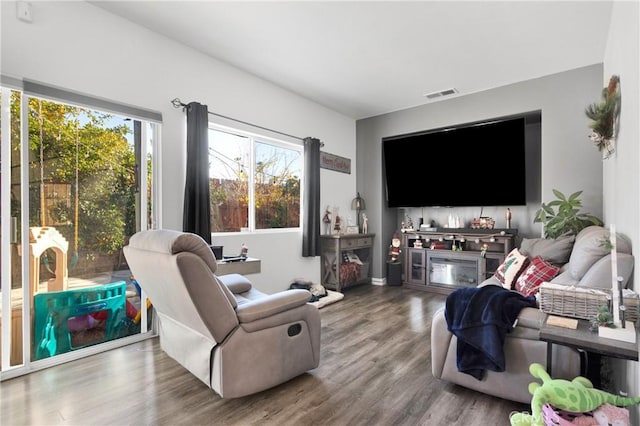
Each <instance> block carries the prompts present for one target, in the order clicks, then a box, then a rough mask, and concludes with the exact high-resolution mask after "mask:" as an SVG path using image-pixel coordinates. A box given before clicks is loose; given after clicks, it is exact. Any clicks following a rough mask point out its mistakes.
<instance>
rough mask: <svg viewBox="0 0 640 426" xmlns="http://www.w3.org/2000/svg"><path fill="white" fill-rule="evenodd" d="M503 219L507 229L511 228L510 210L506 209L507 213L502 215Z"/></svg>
mask: <svg viewBox="0 0 640 426" xmlns="http://www.w3.org/2000/svg"><path fill="white" fill-rule="evenodd" d="M504 218H505V219H506V220H507V229H509V228H511V209H510V208H508V207H507V211H506V213H505V214H504Z"/></svg>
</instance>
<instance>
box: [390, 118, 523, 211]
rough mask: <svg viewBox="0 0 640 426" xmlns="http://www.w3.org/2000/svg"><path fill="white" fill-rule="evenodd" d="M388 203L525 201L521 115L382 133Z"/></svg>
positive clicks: (456, 204) (472, 204)
mask: <svg viewBox="0 0 640 426" xmlns="http://www.w3.org/2000/svg"><path fill="white" fill-rule="evenodd" d="M382 144H383V163H384V164H383V165H384V172H385V179H386V187H387V188H386V189H387V204H388V206H389V207H475V206H479V207H482V206H521V205H526V199H527V197H526V185H525V179H526V178H525V176H526V174H525V162H526V160H525V118H524V117H522V118H512V119H504V120H493V121H487V122H483V123H474V124H469V125H462V126H457V127H453V128H447V129H438V130H434V131H427V132H420V133H414V134H410V135H402V136H395V137H389V138H384V139H383V141H382Z"/></svg>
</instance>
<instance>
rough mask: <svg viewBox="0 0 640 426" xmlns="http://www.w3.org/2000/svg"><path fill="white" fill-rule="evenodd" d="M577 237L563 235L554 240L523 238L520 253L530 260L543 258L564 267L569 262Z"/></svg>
mask: <svg viewBox="0 0 640 426" xmlns="http://www.w3.org/2000/svg"><path fill="white" fill-rule="evenodd" d="M575 240H576V237H575V236H573V235H563V236H560V237H558V238H556V239H553V238H523V239H522V244H520V251H521V252H522V253H523V254H525V255H527V257H529V259H533V258H534V257H536V256H541V257H542V258H543V259H545V260H547V261H549V262H551V263H553V264H554V265H564V264H565V263H567V262H568V261H569V257H570V256H571V250H572V249H573V244H574V242H575Z"/></svg>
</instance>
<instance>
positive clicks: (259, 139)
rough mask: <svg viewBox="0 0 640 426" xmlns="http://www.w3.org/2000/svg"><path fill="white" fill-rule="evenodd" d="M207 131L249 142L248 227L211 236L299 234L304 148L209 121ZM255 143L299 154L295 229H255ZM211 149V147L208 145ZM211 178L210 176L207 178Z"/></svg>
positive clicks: (302, 197) (300, 226) (302, 203)
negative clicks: (297, 210) (298, 192)
mask: <svg viewBox="0 0 640 426" xmlns="http://www.w3.org/2000/svg"><path fill="white" fill-rule="evenodd" d="M208 131H209V132H211V131H219V132H223V133H229V134H232V135H237V136H240V137H245V138H247V139H248V140H249V161H250V163H251V167H249V168H248V169H249V174H248V182H249V185H248V186H249V188H248V192H249V194H248V196H249V203H248V213H247V214H248V225H249V226H248V227H247V229H246V230H240V231H230V232H212V233H211V235H212V236H218V237H222V236H232V235H241V234H242V235H246V234H269V233H273V234H276V233H289V232H300V231H302V221H303V216H302V212H303V207H304V176H305V173H304V146H303V145H302V144H301V143H300V142H299V141H297V142H290V141H286V140H284V139H281V138H276V137H273V136H268V135H265V134H260V133H256V132H252V131H248V130H243V129H240V128H237V127H231V126H227V125H223V124H219V123H215V122H212V121H209V123H208ZM256 143H262V144H268V145H273V146H276V147H279V148H284V149H290V150H292V151H298V152H300V157H301V164H300V207H299V208H300V211H299V217H300V220H299V221H298V226H296V227H287V228H267V229H256V221H255V190H254V189H255V145H256ZM209 148H211V145H209ZM209 156H210V157H209V158H211V154H209ZM209 177H211V176H209Z"/></svg>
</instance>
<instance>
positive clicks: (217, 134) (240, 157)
mask: <svg viewBox="0 0 640 426" xmlns="http://www.w3.org/2000/svg"><path fill="white" fill-rule="evenodd" d="M302 164H303V161H302V146H301V145H295V144H292V143H287V142H283V141H279V140H275V139H271V138H267V137H263V136H257V135H253V134H250V133H245V132H242V131H237V130H233V129H228V128H222V127H210V128H209V190H210V195H211V197H210V198H211V232H241V231H243V232H244V231H255V230H266V229H283V228H284V229H286V228H299V227H300V199H301V197H300V188H301V186H300V183H301V182H300V180H301V176H302Z"/></svg>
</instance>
